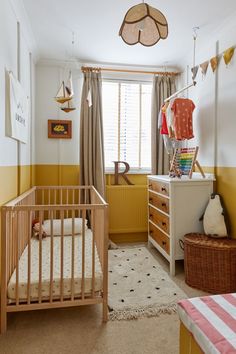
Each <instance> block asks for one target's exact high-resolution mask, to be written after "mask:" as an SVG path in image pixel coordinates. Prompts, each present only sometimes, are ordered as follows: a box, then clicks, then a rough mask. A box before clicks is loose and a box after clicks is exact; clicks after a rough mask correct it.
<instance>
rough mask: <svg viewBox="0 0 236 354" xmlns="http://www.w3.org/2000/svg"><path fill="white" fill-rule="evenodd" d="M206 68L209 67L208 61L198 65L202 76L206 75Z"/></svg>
mask: <svg viewBox="0 0 236 354" xmlns="http://www.w3.org/2000/svg"><path fill="white" fill-rule="evenodd" d="M208 66H209V60H207V61H204V63H202V64H200V68H201V70H202V74H203V75H206V73H207V69H208Z"/></svg>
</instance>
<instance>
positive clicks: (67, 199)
mask: <svg viewBox="0 0 236 354" xmlns="http://www.w3.org/2000/svg"><path fill="white" fill-rule="evenodd" d="M68 203H69V195H68V189H66V204H67V205H68ZM68 212H69V210H68V208H67V210H66V217H67V218H68Z"/></svg>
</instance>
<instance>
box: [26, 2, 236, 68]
mask: <svg viewBox="0 0 236 354" xmlns="http://www.w3.org/2000/svg"><path fill="white" fill-rule="evenodd" d="M139 2H141V1H140V0H139V1H135V0H100V1H98V0H83V1H82V0H64V1H63V0H40V1H36V0H23V3H24V6H25V9H26V12H27V14H28V17H29V20H30V23H31V27H32V30H33V33H34V36H35V39H36V42H37V46H38V50H39V56H40V58H44V59H45V58H47V59H57V60H68V59H71V58H74V57H76V58H78V59H79V60H80V61H82V62H87V63H92V62H94V63H114V64H133V65H142V66H144V65H150V66H162V65H166V66H178V65H179V64H180V62H181V59H182V58H183V56H184V55H185V54H186V52H187V51H188V52H189V50H190V49H191V48H192V28H193V27H195V26H199V27H200V30H199V32H198V35H199V36H204V35H206V34H209V33H211V32H212V31H214V30H215V29H216V28H217V27H219V25H220V24H221V23H222V22H223V21H224V20H225V19H226V18H227V17H228V16H230V15H231V14H232V13H235V12H236V1H235V0H227V6H226V2H224V1H219V0H218V1H217V4H216V1H215V0H207V1H206V0H198V1H192V0H174V1H173V0H165V1H163V0H150V1H149V2H148V4H149V5H151V6H153V7H156V8H157V9H159V10H160V11H162V12H163V13H164V15H165V16H166V18H167V21H168V23H169V36H168V38H167V39H166V40H160V42H158V43H157V44H156V45H155V46H153V47H143V46H141V45H140V44H137V45H135V46H128V45H126V44H125V43H124V42H123V41H122V39H121V38H120V37H119V36H118V32H119V28H120V25H121V23H122V21H123V18H124V15H125V13H126V11H127V10H128V9H129V8H130V7H131V6H134V5H136V4H138V3H139ZM73 32H74V36H75V44H74V45H72V33H73Z"/></svg>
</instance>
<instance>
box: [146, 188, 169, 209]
mask: <svg viewBox="0 0 236 354" xmlns="http://www.w3.org/2000/svg"><path fill="white" fill-rule="evenodd" d="M148 200H149V203H150V204H152V205H154V206H155V207H156V208H158V209H160V210H162V211H164V212H165V213H167V214H169V199H167V198H165V197H162V196H160V195H157V194H155V193H152V192H149V196H148Z"/></svg>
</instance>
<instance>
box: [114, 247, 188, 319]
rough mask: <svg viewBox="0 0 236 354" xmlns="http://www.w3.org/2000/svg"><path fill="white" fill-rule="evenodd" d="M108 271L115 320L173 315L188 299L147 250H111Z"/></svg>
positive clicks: (144, 248)
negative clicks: (161, 314)
mask: <svg viewBox="0 0 236 354" xmlns="http://www.w3.org/2000/svg"><path fill="white" fill-rule="evenodd" d="M108 269H109V295H108V305H109V318H110V319H111V320H128V319H135V318H139V317H144V316H145V317H152V316H158V315H159V314H160V313H173V312H175V311H176V307H177V306H176V304H177V302H178V301H179V300H181V299H183V298H186V297H187V295H186V294H185V293H184V292H183V291H182V290H181V289H180V288H179V287H178V286H177V285H176V284H175V283H174V282H173V281H172V280H171V278H170V277H169V275H168V274H167V273H166V272H165V271H164V270H163V268H162V267H161V265H160V264H159V263H158V261H157V260H156V259H155V257H154V256H153V255H152V254H151V253H150V252H149V250H148V249H147V248H146V247H137V248H136V247H135V248H125V249H124V248H123V249H122V248H119V249H117V250H110V251H109V268H108Z"/></svg>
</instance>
